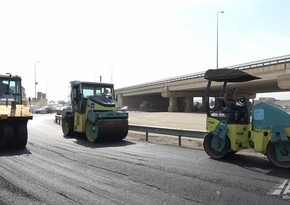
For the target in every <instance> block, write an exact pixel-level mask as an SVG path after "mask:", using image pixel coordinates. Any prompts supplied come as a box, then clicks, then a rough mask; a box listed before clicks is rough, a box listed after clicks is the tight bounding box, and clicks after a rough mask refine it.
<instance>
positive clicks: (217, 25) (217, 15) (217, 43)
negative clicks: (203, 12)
mask: <svg viewBox="0 0 290 205" xmlns="http://www.w3.org/2000/svg"><path fill="white" fill-rule="evenodd" d="M219 13H222V14H223V13H224V11H218V12H217V13H216V69H219Z"/></svg>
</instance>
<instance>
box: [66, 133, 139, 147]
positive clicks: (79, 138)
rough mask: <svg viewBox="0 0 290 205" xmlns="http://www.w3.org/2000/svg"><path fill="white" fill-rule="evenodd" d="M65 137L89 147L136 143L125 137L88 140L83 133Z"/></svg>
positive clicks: (119, 145) (120, 145)
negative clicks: (109, 139) (110, 139)
mask: <svg viewBox="0 0 290 205" xmlns="http://www.w3.org/2000/svg"><path fill="white" fill-rule="evenodd" d="M65 138H74V139H76V141H74V142H75V143H76V144H79V145H82V146H85V147H90V148H103V147H123V146H129V145H133V144H136V143H134V142H131V141H127V140H126V138H125V139H123V140H117V141H102V142H89V141H88V140H87V139H86V138H85V136H84V135H79V136H74V137H65Z"/></svg>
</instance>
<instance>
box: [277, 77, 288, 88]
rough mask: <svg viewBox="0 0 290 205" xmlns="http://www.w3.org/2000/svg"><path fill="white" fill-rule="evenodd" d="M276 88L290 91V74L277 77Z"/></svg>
mask: <svg viewBox="0 0 290 205" xmlns="http://www.w3.org/2000/svg"><path fill="white" fill-rule="evenodd" d="M278 86H279V88H281V89H285V90H289V89H290V74H285V75H280V76H278Z"/></svg>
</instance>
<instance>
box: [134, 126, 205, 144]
mask: <svg viewBox="0 0 290 205" xmlns="http://www.w3.org/2000/svg"><path fill="white" fill-rule="evenodd" d="M129 130H131V131H137V132H145V133H146V141H147V142H148V141H149V133H156V134H165V135H173V136H178V145H179V146H181V137H190V138H202V139H203V138H204V137H205V135H206V134H207V132H204V131H198V130H183V129H176V128H166V127H155V126H144V125H134V124H131V125H129Z"/></svg>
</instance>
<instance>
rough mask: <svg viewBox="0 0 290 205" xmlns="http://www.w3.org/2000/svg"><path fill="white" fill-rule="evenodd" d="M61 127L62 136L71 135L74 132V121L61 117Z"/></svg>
mask: <svg viewBox="0 0 290 205" xmlns="http://www.w3.org/2000/svg"><path fill="white" fill-rule="evenodd" d="M61 127H62V132H63V136H64V137H69V136H73V135H74V134H75V132H74V121H73V119H72V118H68V119H63V120H62V121H61Z"/></svg>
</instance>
